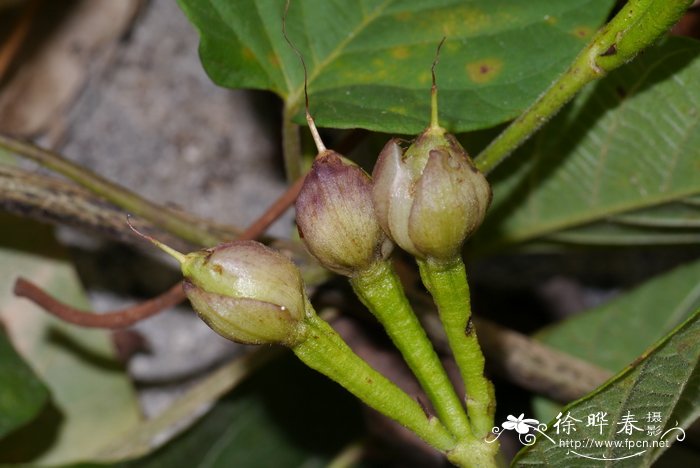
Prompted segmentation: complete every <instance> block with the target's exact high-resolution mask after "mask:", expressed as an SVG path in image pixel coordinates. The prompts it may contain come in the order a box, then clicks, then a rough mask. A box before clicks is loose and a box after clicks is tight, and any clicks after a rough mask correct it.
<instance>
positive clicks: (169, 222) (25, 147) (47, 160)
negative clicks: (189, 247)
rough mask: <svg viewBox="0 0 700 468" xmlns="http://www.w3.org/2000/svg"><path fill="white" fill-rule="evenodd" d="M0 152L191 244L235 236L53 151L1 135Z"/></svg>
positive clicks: (212, 242) (227, 229)
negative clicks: (48, 171)
mask: <svg viewBox="0 0 700 468" xmlns="http://www.w3.org/2000/svg"><path fill="white" fill-rule="evenodd" d="M0 148H4V149H6V150H8V151H11V152H13V153H16V154H18V155H20V156H22V157H24V158H26V159H30V160H32V161H34V162H36V163H38V164H41V165H42V166H44V167H46V168H48V169H51V170H53V171H56V172H58V173H59V174H61V175H63V176H65V177H68V178H69V179H71V180H73V181H74V182H76V183H78V184H79V185H81V186H83V187H85V188H86V189H88V190H90V191H91V192H93V193H95V194H97V195H99V196H101V197H103V198H104V199H105V200H107V201H110V202H112V203H114V204H115V205H117V206H119V207H120V208H123V209H124V210H126V211H128V212H130V213H132V214H135V215H138V216H142V217H144V218H146V219H147V220H149V221H151V222H152V223H153V224H155V225H156V226H158V227H160V228H162V229H164V230H166V231H168V232H170V233H171V234H173V235H175V236H178V237H180V238H181V239H184V240H187V241H189V242H192V243H194V244H198V245H203V246H210V245H216V244H219V243H221V242H224V241H227V240H231V239H232V238H234V237H235V236H236V235H237V232H235V231H234V230H233V229H229V228H226V227H221V226H215V225H214V224H213V223H211V222H209V221H206V220H203V219H200V218H196V217H194V216H191V215H188V214H186V213H184V212H180V211H175V210H171V209H169V208H166V207H163V206H160V205H157V204H155V203H153V202H150V201H148V200H146V199H144V198H142V197H140V196H139V195H137V194H135V193H134V192H131V191H129V190H127V189H126V188H124V187H121V186H119V185H117V184H115V183H113V182H111V181H109V180H107V179H105V178H103V177H101V176H99V175H97V174H95V173H93V172H90V171H89V170H87V169H85V168H83V167H81V166H79V165H77V164H75V163H73V162H71V161H68V160H67V159H65V158H63V157H62V156H61V155H59V154H57V153H54V152H53V151H49V150H47V149H43V148H40V147H38V146H36V145H33V144H31V143H25V142H22V141H19V140H15V139H14V138H10V137H7V136H4V135H0Z"/></svg>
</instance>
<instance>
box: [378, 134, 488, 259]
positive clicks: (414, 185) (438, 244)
mask: <svg viewBox="0 0 700 468" xmlns="http://www.w3.org/2000/svg"><path fill="white" fill-rule="evenodd" d="M372 176H373V179H374V186H373V192H372V198H373V201H374V209H375V212H376V213H377V217H378V218H379V222H380V224H381V226H382V229H384V231H385V232H386V233H387V235H388V236H389V237H391V238H392V239H393V240H394V242H396V243H397V244H398V245H399V246H400V247H401V248H403V249H404V250H406V251H407V252H409V253H410V254H412V255H413V256H415V257H417V258H421V259H424V258H426V257H432V258H436V259H443V260H450V259H453V258H454V257H455V256H457V255H459V251H460V249H461V247H462V244H463V243H464V241H465V240H466V239H467V238H468V237H469V236H470V235H471V234H472V233H473V232H474V231H475V230H476V229H477V228H478V227H479V226H480V225H481V223H482V221H483V220H484V216H485V215H486V210H487V208H488V207H489V204H490V203H491V187H490V186H489V183H488V181H487V180H486V178H485V177H484V175H483V174H481V173H480V172H479V171H478V170H477V169H476V167H475V166H474V164H473V163H472V161H471V159H470V158H469V156H468V155H467V152H466V151H465V150H464V148H462V146H461V145H460V144H459V142H458V141H457V139H456V138H455V137H454V136H452V135H449V134H446V133H445V131H444V129H442V128H441V127H438V126H430V127H428V129H427V130H425V131H424V132H423V133H422V134H421V135H420V136H419V137H418V138H417V139H416V141H415V142H414V143H413V144H412V145H411V146H410V147H409V148H408V150H406V152H405V153H404V152H403V150H402V149H401V147H400V146H399V144H398V140H396V139H392V140H390V141H389V142H388V143H387V144H386V146H385V147H384V149H383V150H382V152H381V153H380V155H379V159H378V160H377V164H376V165H375V167H374V172H373V174H372Z"/></svg>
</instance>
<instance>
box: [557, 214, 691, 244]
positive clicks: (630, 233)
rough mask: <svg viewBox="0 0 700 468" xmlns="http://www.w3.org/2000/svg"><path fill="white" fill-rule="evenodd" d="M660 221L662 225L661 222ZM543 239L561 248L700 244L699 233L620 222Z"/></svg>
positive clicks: (562, 232)
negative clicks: (562, 244)
mask: <svg viewBox="0 0 700 468" xmlns="http://www.w3.org/2000/svg"><path fill="white" fill-rule="evenodd" d="M614 219H617V218H614ZM635 219H641V218H635ZM645 219H649V218H645ZM660 221H661V222H663V221H664V220H660ZM547 239H548V241H555V242H560V243H565V244H582V245H607V246H611V245H622V246H631V245H675V244H697V243H698V242H700V230H698V229H685V228H660V227H644V226H634V225H626V224H621V223H620V222H610V221H601V222H599V223H594V224H590V225H585V226H581V227H579V228H574V229H567V230H564V231H560V232H555V233H554V234H551V235H549V236H548V237H547Z"/></svg>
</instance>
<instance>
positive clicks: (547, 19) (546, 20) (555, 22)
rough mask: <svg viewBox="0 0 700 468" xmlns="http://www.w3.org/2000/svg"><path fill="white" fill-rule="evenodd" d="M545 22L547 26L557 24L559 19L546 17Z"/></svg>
mask: <svg viewBox="0 0 700 468" xmlns="http://www.w3.org/2000/svg"><path fill="white" fill-rule="evenodd" d="M544 22H545V23H547V24H557V17H556V16H551V15H544Z"/></svg>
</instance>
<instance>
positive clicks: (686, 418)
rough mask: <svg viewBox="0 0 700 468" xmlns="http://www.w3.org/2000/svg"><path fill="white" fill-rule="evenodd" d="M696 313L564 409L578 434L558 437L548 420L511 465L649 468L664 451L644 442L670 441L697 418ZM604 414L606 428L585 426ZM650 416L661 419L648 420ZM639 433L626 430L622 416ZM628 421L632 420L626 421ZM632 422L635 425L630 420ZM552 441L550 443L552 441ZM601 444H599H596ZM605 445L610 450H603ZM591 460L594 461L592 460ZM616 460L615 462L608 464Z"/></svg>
mask: <svg viewBox="0 0 700 468" xmlns="http://www.w3.org/2000/svg"><path fill="white" fill-rule="evenodd" d="M699 362H700V311H698V312H696V313H695V314H694V315H693V316H692V317H691V318H690V319H688V320H687V321H686V322H685V323H683V324H682V325H681V326H679V327H678V328H677V329H676V330H674V331H673V332H672V333H671V334H670V335H669V336H667V337H666V338H664V339H663V340H661V342H659V343H658V344H657V345H656V346H654V347H653V348H651V349H650V350H649V351H647V352H646V353H644V354H643V355H642V356H641V357H640V358H639V359H637V360H636V361H634V362H633V363H632V364H631V365H630V366H629V367H628V368H627V369H625V370H624V371H623V372H621V373H620V374H618V375H617V376H616V377H614V378H613V379H611V380H610V381H608V382H607V383H606V384H605V385H603V386H602V387H600V388H599V389H598V390H596V391H595V392H593V393H592V394H590V395H588V396H586V397H584V398H582V399H581V400H578V401H576V402H574V403H572V404H571V405H569V406H567V407H566V408H564V410H563V411H562V413H563V417H564V418H565V417H566V415H567V414H570V415H571V416H572V417H574V418H576V419H577V420H579V422H574V425H575V428H576V431H575V432H571V433H570V434H568V435H567V434H564V433H560V432H559V431H558V429H562V426H559V427H558V428H557V427H555V426H554V423H555V421H551V422H550V424H549V425H548V426H549V428H548V429H547V430H546V431H545V434H546V435H547V436H548V437H549V439H548V438H547V437H544V436H539V437H538V438H537V440H536V442H535V443H534V445H532V446H530V447H525V448H524V449H523V450H521V451H520V452H519V453H518V455H517V457H516V458H515V460H514V461H513V464H514V465H516V466H539V467H541V466H545V467H546V466H567V467H577V466H581V467H584V466H585V467H590V466H613V464H614V466H615V467H625V466H630V467H643V466H649V465H650V464H651V463H652V462H653V461H654V460H655V459H656V458H658V456H659V455H660V454H661V453H662V452H663V450H664V448H660V447H653V446H651V445H649V447H643V446H642V445H638V446H636V445H635V446H633V447H632V448H629V446H626V445H623V446H620V447H615V446H614V445H613V444H614V443H615V442H618V441H619V442H620V443H621V444H627V443H634V444H643V443H644V441H647V443H648V444H652V442H653V441H658V440H664V441H668V442H674V441H675V440H676V438H677V437H678V436H679V435H680V434H681V433H682V432H681V431H680V430H678V429H673V428H678V427H681V428H684V427H687V426H688V425H690V424H691V423H692V422H693V421H694V420H695V419H696V418H697V417H698V415H700V370H699V366H698V363H699ZM598 412H606V413H607V417H606V420H607V425H605V426H602V425H601V426H595V425H589V424H588V422H589V421H588V415H592V414H595V413H598ZM653 413H658V415H659V421H658V422H654V421H653V420H652V421H651V422H649V421H647V419H650V418H649V416H652V418H653V416H654V415H653ZM626 417H627V418H628V419H627V420H628V421H631V422H632V424H633V425H634V426H635V427H637V428H639V429H640V430H636V429H631V431H632V433H631V434H628V433H627V432H626V431H625V430H624V428H625V426H624V424H623V423H624V421H625V418H626ZM629 417H631V419H629ZM632 420H634V421H632ZM648 425H653V426H655V427H659V428H660V429H661V432H660V433H659V434H657V435H649V434H648V432H647V426H648ZM550 439H551V440H550ZM569 440H571V441H580V442H581V444H590V445H582V446H580V447H573V448H572V447H569V448H566V447H562V446H560V444H561V442H560V441H569ZM596 441H597V442H599V443H601V444H602V445H601V446H600V447H598V446H596V445H595V443H596ZM606 442H609V443H610V444H611V446H606V445H605V443H606ZM591 458H593V459H594V460H597V461H592V459H591ZM611 459H617V461H614V462H613V461H611Z"/></svg>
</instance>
